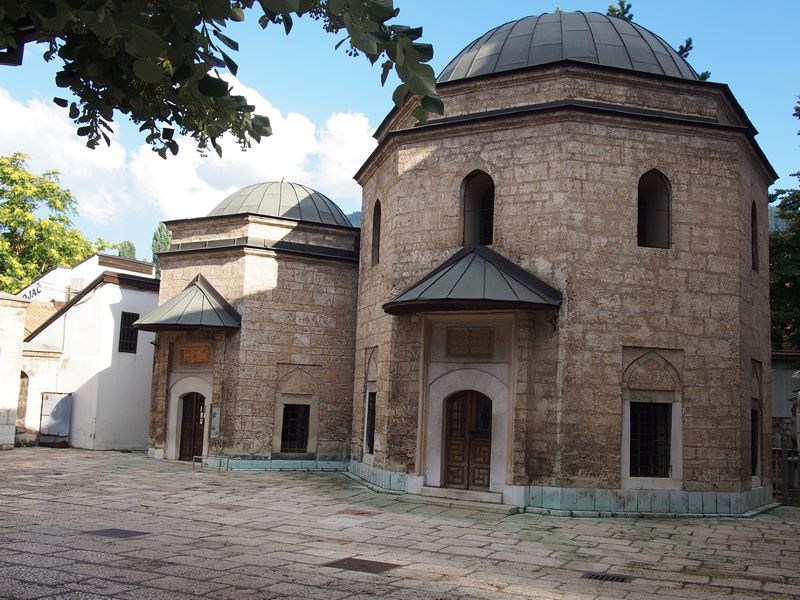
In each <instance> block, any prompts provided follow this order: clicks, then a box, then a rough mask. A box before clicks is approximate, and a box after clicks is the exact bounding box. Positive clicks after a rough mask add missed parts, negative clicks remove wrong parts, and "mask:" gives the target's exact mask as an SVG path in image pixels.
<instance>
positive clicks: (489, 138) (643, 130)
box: [351, 12, 776, 514]
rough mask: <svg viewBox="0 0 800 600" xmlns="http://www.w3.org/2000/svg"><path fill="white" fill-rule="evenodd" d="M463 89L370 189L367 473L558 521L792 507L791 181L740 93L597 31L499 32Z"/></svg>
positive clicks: (566, 19)
mask: <svg viewBox="0 0 800 600" xmlns="http://www.w3.org/2000/svg"><path fill="white" fill-rule="evenodd" d="M438 93H439V94H440V96H441V97H442V99H443V100H444V105H445V111H446V114H445V115H444V117H443V118H440V119H436V120H432V121H430V122H429V123H427V124H425V125H420V124H417V123H415V120H414V118H413V117H412V116H411V109H412V108H413V106H412V103H411V102H410V101H409V102H407V103H406V104H404V105H403V106H402V107H401V108H399V109H395V110H393V111H392V112H391V113H390V114H389V115H388V116H387V117H386V119H385V120H384V122H383V123H382V124H381V125H380V127H379V128H378V130H377V133H376V137H377V139H378V141H379V145H378V147H377V149H376V150H375V151H374V152H373V154H372V155H371V156H370V157H369V159H368V160H367V161H366V162H365V164H364V165H363V167H362V168H361V169H360V170H359V172H358V174H357V175H356V179H357V180H358V182H359V183H360V184H361V186H362V187H363V190H364V194H363V210H362V214H363V220H362V250H361V273H360V279H359V302H358V326H357V333H356V371H355V385H356V396H359V395H360V396H361V400H360V401H357V402H356V403H355V404H354V426H353V431H354V450H353V466H352V467H351V469H352V470H353V471H355V472H356V473H358V474H360V475H361V476H362V477H365V478H367V479H369V480H371V481H373V482H375V483H379V484H381V485H385V486H387V487H395V488H396V489H400V490H404V491H411V492H415V493H421V494H430V495H436V496H444V497H451V498H464V499H470V498H472V499H484V500H487V501H490V500H493V501H497V502H500V501H502V502H504V503H507V504H515V505H517V506H526V507H529V508H530V509H532V510H543V511H548V510H550V511H570V512H573V513H575V512H578V513H580V512H581V511H592V512H648V513H649V512H659V513H661V512H664V513H667V512H672V513H708V514H717V513H742V512H745V511H746V510H749V509H751V508H753V507H756V506H760V505H763V504H765V503H767V502H769V500H770V497H771V489H770V475H769V469H770V467H769V454H768V453H769V435H768V432H769V428H770V398H769V389H770V383H769V368H768V365H769V359H770V353H769V348H770V346H769V339H768V338H769V298H768V293H769V292H768V289H769V285H768V263H767V188H768V186H769V185H770V184H771V183H772V182H773V181H774V179H775V178H776V175H775V172H774V171H773V169H772V168H771V166H770V165H769V163H768V162H767V161H766V159H765V157H764V155H763V154H762V152H761V150H760V149H759V147H758V145H757V144H756V142H755V141H754V136H755V134H756V131H755V129H754V128H753V126H752V124H751V123H750V122H749V120H748V119H747V116H746V115H745V114H744V112H743V110H742V108H741V106H739V104H738V103H737V102H736V99H735V98H734V97H733V95H732V94H731V92H730V90H729V88H728V87H727V86H726V85H723V84H717V83H710V82H706V81H700V80H699V79H698V76H697V74H696V73H695V71H694V70H693V69H692V68H691V66H690V65H689V64H688V63H687V62H686V61H685V60H684V59H683V58H681V57H680V56H679V55H678V54H677V53H676V52H675V51H674V50H673V49H672V48H670V47H669V46H668V45H667V44H666V43H665V42H664V41H663V40H662V39H661V38H659V37H658V36H657V35H655V34H653V33H651V32H649V31H648V30H646V29H644V28H643V27H640V26H638V25H636V24H634V23H630V22H627V21H625V20H621V19H618V18H614V17H608V16H605V15H601V14H596V13H580V12H577V13H561V14H545V15H541V16H539V17H527V18H523V19H520V20H518V21H513V22H510V23H506V24H505V25H501V26H500V27H497V28H495V29H492V30H490V31H488V32H487V33H486V34H485V35H483V36H481V37H480V38H478V39H477V40H475V41H474V42H473V43H471V44H470V45H469V46H467V47H466V48H465V49H464V50H463V51H462V52H461V53H460V54H459V55H458V56H456V57H455V58H454V59H453V60H452V62H450V64H449V65H447V67H445V69H444V70H443V71H442V73H441V75H440V77H439V85H438ZM765 367H767V368H765ZM362 432H364V434H362Z"/></svg>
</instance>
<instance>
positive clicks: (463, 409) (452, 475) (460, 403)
mask: <svg viewBox="0 0 800 600" xmlns="http://www.w3.org/2000/svg"><path fill="white" fill-rule="evenodd" d="M444 448H445V451H444V460H445V463H444V485H445V486H446V487H454V488H461V489H465V490H466V489H470V490H488V489H489V472H490V467H491V458H492V401H491V400H490V399H489V398H488V397H486V396H484V395H483V394H481V393H480V392H474V391H465V392H458V393H457V394H454V395H453V396H450V397H449V398H448V399H447V400H446V401H445V440H444Z"/></svg>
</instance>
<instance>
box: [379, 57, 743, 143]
mask: <svg viewBox="0 0 800 600" xmlns="http://www.w3.org/2000/svg"><path fill="white" fill-rule="evenodd" d="M487 87H490V88H491V91H490V92H487ZM439 95H440V96H441V98H442V100H443V101H444V105H445V115H444V117H443V118H448V117H457V116H462V115H468V114H475V113H482V112H487V111H493V110H502V109H507V108H512V107H522V106H534V105H538V104H544V103H548V102H558V101H562V100H565V99H573V100H580V101H583V102H586V101H588V102H598V103H603V104H613V105H619V106H626V107H630V108H633V109H644V110H655V111H663V112H668V113H674V114H681V115H688V116H698V117H704V118H710V119H715V120H717V121H718V122H720V123H728V124H730V123H733V124H737V123H738V122H739V117H738V115H737V113H736V111H735V110H734V109H733V108H732V107H731V106H730V104H729V103H728V101H727V99H726V97H725V94H724V92H723V91H722V87H721V86H717V85H714V84H710V83H700V82H691V81H685V80H681V79H673V78H671V77H658V76H652V77H648V76H642V74H633V73H624V72H619V71H616V72H615V71H613V70H602V69H597V68H595V67H592V66H582V65H576V64H569V65H564V64H562V65H549V66H546V67H539V68H537V69H533V70H524V71H510V72H506V73H501V74H498V75H497V76H495V77H493V78H492V79H491V80H486V79H483V78H479V79H465V80H457V81H455V82H452V83H445V84H442V85H440V86H439ZM412 109H413V103H411V102H409V103H406V104H405V105H404V106H403V108H402V109H400V110H398V111H397V112H396V113H395V114H394V115H393V116H392V118H391V119H390V120H389V122H387V123H384V124H382V126H381V129H380V133H381V134H384V133H385V132H386V131H390V130H395V129H408V128H412V127H414V126H415V125H416V123H417V121H416V119H415V118H414V117H413V116H412V115H411V110H412ZM431 122H435V119H432V121H431ZM380 137H383V135H381V136H380Z"/></svg>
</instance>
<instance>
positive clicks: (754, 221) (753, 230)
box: [750, 202, 758, 272]
mask: <svg viewBox="0 0 800 600" xmlns="http://www.w3.org/2000/svg"><path fill="white" fill-rule="evenodd" d="M750 260H751V265H752V267H753V271H756V272H758V210H756V203H755V202H753V204H751V205H750Z"/></svg>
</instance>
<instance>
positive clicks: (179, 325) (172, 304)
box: [133, 274, 242, 331]
mask: <svg viewBox="0 0 800 600" xmlns="http://www.w3.org/2000/svg"><path fill="white" fill-rule="evenodd" d="M241 324H242V316H241V315H240V314H239V313H238V312H237V311H236V309H235V308H234V307H233V306H231V304H230V303H229V302H228V301H227V300H225V298H224V297H223V296H222V294H220V293H219V292H218V291H217V290H216V289H215V288H214V286H213V285H211V284H210V283H209V282H208V280H206V278H205V277H203V276H202V275H199V274H198V275H197V277H195V278H194V279H192V281H191V282H190V283H189V285H187V286H186V287H185V288H184V289H183V291H182V292H181V293H179V294H178V295H177V296H175V297H174V298H172V299H170V300H167V301H166V302H165V303H164V304H162V305H161V306H159V307H158V308H156V309H155V310H154V311H153V312H151V313H150V314H147V315H145V316H144V317H142V318H141V319H139V320H138V321H136V322H135V323H134V324H133V326H134V327H136V328H137V329H143V330H144V331H163V330H169V329H238V328H239V327H241Z"/></svg>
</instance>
